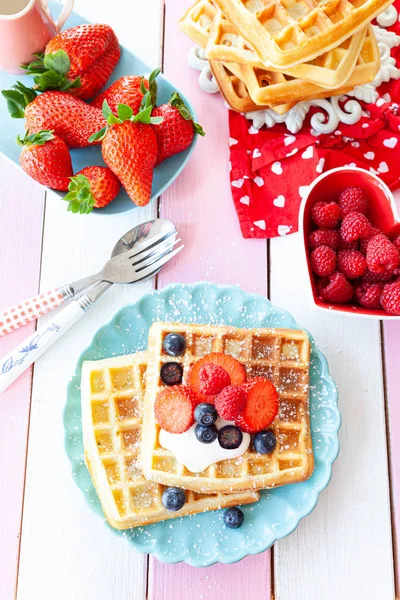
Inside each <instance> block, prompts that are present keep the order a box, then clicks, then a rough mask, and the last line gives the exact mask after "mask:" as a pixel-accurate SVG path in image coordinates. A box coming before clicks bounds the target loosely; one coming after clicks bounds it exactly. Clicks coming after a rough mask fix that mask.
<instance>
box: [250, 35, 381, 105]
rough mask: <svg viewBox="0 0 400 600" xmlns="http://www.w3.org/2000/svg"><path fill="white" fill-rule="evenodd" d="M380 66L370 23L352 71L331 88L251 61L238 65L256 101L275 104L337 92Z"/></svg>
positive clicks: (366, 78)
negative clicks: (259, 65)
mask: <svg viewBox="0 0 400 600" xmlns="http://www.w3.org/2000/svg"><path fill="white" fill-rule="evenodd" d="M379 66H380V57H379V48H378V45H377V43H376V39H375V35H374V32H373V29H372V26H369V27H368V30H367V35H366V37H365V40H364V43H363V46H362V49H361V52H360V54H359V56H358V59H357V64H356V66H355V68H354V71H353V73H352V74H351V75H350V77H349V79H348V80H347V81H346V83H345V84H344V85H343V86H341V87H339V88H336V89H334V90H332V89H329V90H327V89H324V88H321V87H319V86H317V85H315V84H314V83H311V82H309V81H305V80H301V79H292V78H291V77H288V76H287V75H284V74H283V73H278V72H274V71H268V70H266V69H258V68H255V67H251V66H250V65H241V66H240V70H241V74H240V77H241V79H242V81H243V82H244V84H245V86H246V88H247V90H248V92H249V95H250V97H251V99H252V100H253V101H254V102H255V104H256V105H258V106H265V105H269V106H272V107H275V105H281V104H285V103H287V102H292V103H297V102H301V101H303V100H310V99H316V98H327V97H329V96H332V95H334V96H340V95H342V94H345V93H346V92H349V91H350V90H353V89H354V88H355V87H356V86H358V85H362V84H364V83H369V82H370V81H373V79H374V77H375V75H376V73H377V72H378V70H379Z"/></svg>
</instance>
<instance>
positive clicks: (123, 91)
mask: <svg viewBox="0 0 400 600" xmlns="http://www.w3.org/2000/svg"><path fill="white" fill-rule="evenodd" d="M158 73H159V69H158V70H157V71H153V73H152V74H151V75H150V78H149V79H150V81H152V82H154V84H155V77H157V74H158ZM152 78H153V80H152ZM154 84H153V86H154ZM149 85H150V84H149V81H148V80H147V79H143V77H141V76H139V75H127V76H126V77H121V78H120V79H118V80H117V81H115V82H114V83H113V84H112V85H110V87H109V88H108V89H107V90H105V91H104V92H102V93H101V94H99V95H98V96H97V97H96V98H95V99H94V100H93V101H92V102H91V105H92V106H95V107H96V108H99V109H100V110H101V109H102V107H103V102H104V100H107V103H108V105H109V107H110V109H111V110H112V112H113V113H116V112H117V111H118V106H119V105H120V104H126V105H127V106H130V108H131V109H132V111H133V114H134V115H136V114H137V113H138V112H139V109H140V105H141V102H142V100H143V96H144V95H145V94H146V91H148V90H149ZM143 87H144V91H143ZM152 90H153V93H154V94H155V97H154V99H155V98H156V95H157V87H155V88H154V87H153V88H152Z"/></svg>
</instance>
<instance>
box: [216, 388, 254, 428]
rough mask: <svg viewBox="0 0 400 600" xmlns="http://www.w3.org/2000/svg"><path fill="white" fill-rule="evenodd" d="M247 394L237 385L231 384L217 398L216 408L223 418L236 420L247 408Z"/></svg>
mask: <svg viewBox="0 0 400 600" xmlns="http://www.w3.org/2000/svg"><path fill="white" fill-rule="evenodd" d="M246 402H247V395H246V393H245V391H244V390H243V389H242V388H241V387H239V386H237V385H229V386H228V387H226V388H225V389H223V390H222V392H221V393H219V394H218V396H217V397H216V398H215V408H216V409H217V413H218V414H219V416H220V417H221V418H222V419H226V421H234V420H235V419H236V418H237V417H238V416H239V415H240V413H242V412H243V411H244V409H245V406H246Z"/></svg>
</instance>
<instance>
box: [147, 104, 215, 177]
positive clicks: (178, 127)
mask: <svg viewBox="0 0 400 600" xmlns="http://www.w3.org/2000/svg"><path fill="white" fill-rule="evenodd" d="M153 116H154V117H162V118H163V120H162V122H161V123H159V124H157V125H153V129H154V131H155V133H156V136H157V142H158V156H157V165H159V164H160V163H161V162H162V161H163V160H165V159H166V158H169V157H170V156H173V155H174V154H178V152H183V150H186V148H188V147H189V146H190V144H191V143H192V142H193V138H194V136H195V134H196V133H198V134H199V135H205V132H204V131H203V129H202V127H201V125H199V124H198V123H195V122H194V121H193V117H192V114H191V112H190V110H189V109H188V107H187V106H186V104H185V103H184V102H183V100H182V98H181V97H180V95H179V94H178V93H177V92H174V93H173V94H172V96H171V98H170V101H169V102H168V104H162V105H161V106H157V108H155V109H154V110H153Z"/></svg>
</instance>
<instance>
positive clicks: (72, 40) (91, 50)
mask: <svg viewBox="0 0 400 600" xmlns="http://www.w3.org/2000/svg"><path fill="white" fill-rule="evenodd" d="M120 56H121V51H120V48H119V44H118V39H117V36H116V35H115V33H114V31H113V30H112V29H111V27H109V25H101V24H94V25H93V24H90V25H89V24H86V25H78V26H77V27H72V28H71V29H66V30H65V31H62V32H61V33H59V34H58V35H56V36H55V37H54V38H53V39H52V40H50V42H49V43H48V44H47V46H46V49H45V52H44V54H36V59H35V60H34V61H33V62H31V63H30V64H29V65H27V66H25V67H24V69H25V70H26V72H27V73H28V74H29V75H33V77H34V82H35V89H37V90H38V91H40V92H45V91H48V90H61V91H67V90H69V92H70V93H71V94H73V95H74V96H77V97H78V98H81V99H82V100H88V99H89V98H93V96H95V95H96V94H97V93H98V92H99V91H100V90H101V89H102V88H103V87H104V86H105V85H106V83H107V81H108V79H109V77H110V75H111V73H112V72H113V70H114V68H115V66H116V64H117V62H118V61H119V58H120Z"/></svg>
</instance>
